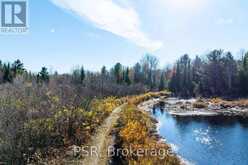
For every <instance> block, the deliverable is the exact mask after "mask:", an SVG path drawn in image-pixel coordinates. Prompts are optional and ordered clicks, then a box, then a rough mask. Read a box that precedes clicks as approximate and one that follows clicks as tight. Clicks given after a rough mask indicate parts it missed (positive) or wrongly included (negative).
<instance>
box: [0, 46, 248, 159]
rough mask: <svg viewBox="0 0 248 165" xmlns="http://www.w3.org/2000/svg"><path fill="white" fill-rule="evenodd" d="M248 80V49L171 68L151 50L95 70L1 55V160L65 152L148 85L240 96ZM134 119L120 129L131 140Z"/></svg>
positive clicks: (186, 59)
mask: <svg viewBox="0 0 248 165" xmlns="http://www.w3.org/2000/svg"><path fill="white" fill-rule="evenodd" d="M247 84H248V52H247V53H245V52H243V53H242V57H241V58H240V59H236V58H234V56H233V55H232V53H230V52H225V51H223V50H213V51H211V52H209V53H208V54H206V55H204V56H196V57H195V58H193V59H191V58H190V56H189V55H187V54H185V55H183V56H181V57H180V58H179V59H178V60H177V61H176V62H175V64H174V65H173V66H166V67H164V68H160V67H159V59H158V58H157V57H156V56H153V55H150V54H146V55H144V56H143V57H142V59H141V60H140V61H139V62H137V63H136V64H135V65H134V66H132V67H128V66H124V65H122V64H121V63H116V64H115V65H114V66H113V67H112V68H110V69H107V68H106V67H105V66H103V67H102V69H101V70H100V71H98V72H92V71H88V70H87V69H85V68H84V67H83V66H81V67H78V68H76V69H75V68H74V69H73V71H72V72H71V73H67V74H59V73H58V72H54V73H49V71H48V68H46V67H45V66H44V67H42V68H41V70H40V72H38V73H34V72H31V71H28V70H27V69H26V68H25V65H24V63H23V62H22V61H20V60H16V61H14V62H13V63H7V62H2V61H1V62H0V105H1V106H0V161H4V162H8V163H10V164H26V163H27V162H39V161H41V160H42V161H44V158H47V157H50V156H51V155H54V153H57V154H58V155H60V154H63V152H61V148H65V147H68V146H70V145H73V144H76V145H82V144H85V143H87V142H88V140H89V138H90V137H91V136H92V135H93V134H94V132H95V130H96V127H97V126H99V125H101V123H102V122H103V121H104V119H106V117H107V116H108V115H109V114H110V113H111V112H112V110H113V109H114V108H115V107H118V106H120V105H121V104H123V103H125V102H127V101H129V102H130V100H133V101H132V102H135V104H136V103H138V102H141V101H144V100H147V99H149V98H151V97H153V95H152V94H148V95H144V96H143V97H137V95H140V94H143V93H146V92H157V91H163V90H169V91H171V92H172V95H174V96H178V97H187V98H190V97H224V98H240V97H246V96H247V95H248V86H247ZM127 96H128V97H127ZM132 96H133V97H132ZM155 96H156V95H155ZM130 97H131V98H130ZM132 104H134V103H132ZM131 107H132V106H131ZM129 109H130V107H129ZM131 109H136V108H131ZM127 113H128V112H127ZM130 114H135V116H136V115H138V116H142V115H139V114H136V113H133V112H130ZM135 116H134V117H133V118H135V120H133V122H134V126H135V127H136V126H137V125H143V124H142V123H141V124H139V123H138V124H137V122H139V121H140V120H137V119H136V118H137V117H135ZM140 118H142V117H140ZM122 120H123V121H122V122H124V121H125V120H127V119H125V120H124V119H122ZM127 121H129V120H127ZM124 125H125V124H124ZM134 126H133V125H130V123H129V124H126V126H125V128H124V130H119V132H120V136H121V137H123V139H128V140H130V139H129V137H126V136H128V134H124V133H123V132H129V127H134ZM144 130H146V128H144ZM146 132H149V131H147V130H146ZM147 134H148V133H146V135H147ZM152 141H154V140H152ZM129 143H130V142H129ZM62 151H64V150H63V149H62ZM173 160H174V159H173ZM143 161H144V160H143ZM173 162H177V160H174V161H173ZM172 164H173V163H172Z"/></svg>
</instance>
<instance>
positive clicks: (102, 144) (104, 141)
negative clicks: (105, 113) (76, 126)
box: [83, 105, 124, 165]
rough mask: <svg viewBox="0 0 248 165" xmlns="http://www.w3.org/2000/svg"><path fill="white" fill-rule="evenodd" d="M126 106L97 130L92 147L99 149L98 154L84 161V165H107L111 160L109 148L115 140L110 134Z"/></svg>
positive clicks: (116, 111)
mask: <svg viewBox="0 0 248 165" xmlns="http://www.w3.org/2000/svg"><path fill="white" fill-rule="evenodd" d="M123 106H124V105H122V106H120V107H118V108H116V109H115V110H114V111H113V112H112V113H111V114H110V116H109V117H108V118H107V119H105V121H104V123H103V124H102V125H101V126H100V127H99V128H98V129H97V132H96V134H95V135H94V136H93V137H92V140H91V143H90V146H94V147H97V154H98V155H96V154H92V155H91V156H88V157H86V158H85V159H84V160H83V165H107V164H108V161H109V158H108V155H107V152H108V147H109V146H111V145H113V139H112V136H111V135H110V132H111V130H112V128H113V126H114V124H115V123H116V122H117V120H118V118H119V117H120V116H119V115H120V112H121V110H122V108H123Z"/></svg>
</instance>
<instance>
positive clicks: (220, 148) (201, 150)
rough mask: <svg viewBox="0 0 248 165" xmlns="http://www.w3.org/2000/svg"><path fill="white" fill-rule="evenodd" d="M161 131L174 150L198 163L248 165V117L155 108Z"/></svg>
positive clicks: (200, 164)
mask: <svg viewBox="0 0 248 165" xmlns="http://www.w3.org/2000/svg"><path fill="white" fill-rule="evenodd" d="M153 115H154V117H155V118H156V119H157V120H158V122H159V123H158V132H159V134H160V135H161V136H162V137H163V138H165V139H166V142H167V143H170V144H171V145H172V148H173V150H174V151H175V152H176V153H177V154H178V155H180V156H181V157H183V158H184V159H186V160H187V161H189V162H190V163H191V164H196V165H247V164H248V119H247V118H242V117H224V116H196V117H191V116H187V117H186V116H184V117H176V116H172V115H170V114H169V113H167V111H166V109H163V108H156V109H155V110H153Z"/></svg>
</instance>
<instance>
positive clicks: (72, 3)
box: [51, 0, 162, 51]
mask: <svg viewBox="0 0 248 165" xmlns="http://www.w3.org/2000/svg"><path fill="white" fill-rule="evenodd" d="M51 1H52V2H54V3H55V4H56V5H58V6H60V7H63V8H64V9H67V10H70V11H72V12H73V13H75V14H77V15H79V16H80V17H83V18H87V19H88V20H89V21H90V22H92V23H93V24H94V25H95V26H96V27H97V28H100V29H102V30H105V31H109V32H111V33H113V34H115V35H118V36H121V37H123V38H126V39H128V40H130V41H131V42H133V43H135V44H136V45H138V46H140V47H143V48H145V49H148V50H149V51H155V50H157V49H159V48H160V47H161V46H162V43H161V42H159V41H153V40H151V39H149V38H148V37H147V36H146V34H145V33H144V32H142V31H141V30H140V20H139V17H138V14H137V13H136V11H135V10H134V9H132V8H131V7H125V8H124V7H121V6H119V5H117V4H116V3H114V2H113V1H112V0H51Z"/></svg>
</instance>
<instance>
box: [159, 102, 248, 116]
mask: <svg viewBox="0 0 248 165" xmlns="http://www.w3.org/2000/svg"><path fill="white" fill-rule="evenodd" d="M159 102H160V103H162V104H163V105H164V108H165V111H167V112H168V113H169V114H171V115H173V116H179V117H187V116H191V117H194V116H205V117H208V116H209V117H210V116H228V117H248V106H247V105H242V103H241V101H224V100H221V101H219V102H216V103H215V102H214V103H213V102H212V100H209V99H189V100H184V99H177V98H166V99H163V98H162V99H160V101H159Z"/></svg>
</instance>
